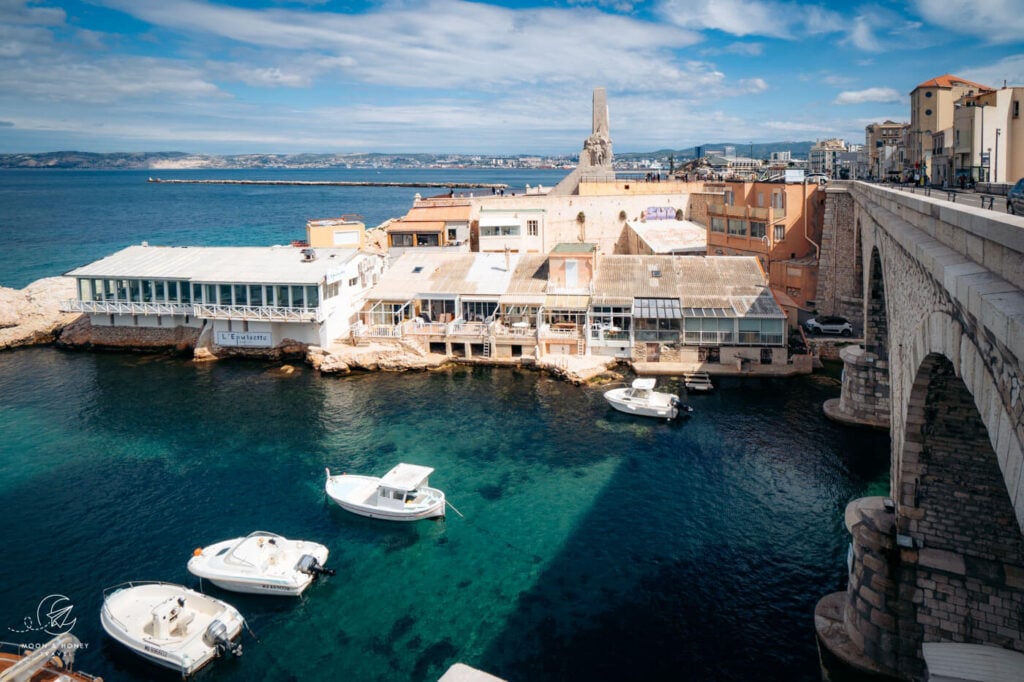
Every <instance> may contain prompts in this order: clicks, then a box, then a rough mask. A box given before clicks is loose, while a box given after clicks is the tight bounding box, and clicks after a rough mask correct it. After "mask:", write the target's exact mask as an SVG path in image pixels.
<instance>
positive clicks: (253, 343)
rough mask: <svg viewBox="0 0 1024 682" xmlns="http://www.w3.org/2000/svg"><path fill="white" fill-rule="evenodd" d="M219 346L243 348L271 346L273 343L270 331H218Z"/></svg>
mask: <svg viewBox="0 0 1024 682" xmlns="http://www.w3.org/2000/svg"><path fill="white" fill-rule="evenodd" d="M217 345H218V346H236V347H242V348H270V346H272V345H273V341H272V340H271V334H270V332H217Z"/></svg>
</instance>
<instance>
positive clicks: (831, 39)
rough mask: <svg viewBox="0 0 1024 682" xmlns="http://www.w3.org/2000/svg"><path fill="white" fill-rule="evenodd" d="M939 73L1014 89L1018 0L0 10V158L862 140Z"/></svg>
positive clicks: (280, 2)
mask: <svg viewBox="0 0 1024 682" xmlns="http://www.w3.org/2000/svg"><path fill="white" fill-rule="evenodd" d="M946 73H951V74H955V75H957V76H960V77H962V78H966V79H968V80H972V81H975V82H979V83H982V84H985V85H989V86H993V87H1001V86H1002V85H1003V83H1004V81H1005V82H1006V83H1007V84H1008V85H1011V86H1013V85H1024V0H906V1H896V0H875V1H874V2H860V1H859V0H842V1H832V0H819V1H817V2H804V1H803V0H652V1H650V2H642V1H638V2H630V1H629V0H563V1H560V2H529V1H526V0H488V1H482V2H464V1H462V0H421V1H419V2H413V1H410V0H393V1H392V0H385V1H382V2H369V1H358V0H357V1H353V2H334V1H332V0H65V1H60V0H0V152H2V153H28V152H46V151H62V150H77V151H90V152H133V151H184V152H192V153H207V154H246V153H281V154H285V153H300V152H313V153H359V152H383V153H402V152H405V153H415V152H431V153H440V154H443V153H458V154H482V155H502V154H538V155H549V154H555V155H557V154H565V155H574V154H576V153H578V152H579V149H580V148H581V146H582V142H583V139H584V138H586V136H587V135H588V134H589V133H590V127H591V103H592V93H593V90H594V88H597V87H603V88H606V90H607V97H608V108H609V116H610V122H611V137H612V140H613V144H614V150H615V151H616V152H644V151H653V150H658V149H685V148H688V147H691V146H693V145H698V144H707V143H716V142H736V143H740V144H743V143H747V142H750V143H765V142H778V141H787V140H789V141H805V140H820V139H826V138H833V137H838V138H842V139H846V140H848V141H851V142H860V143H863V141H864V127H865V126H866V125H868V124H869V123H872V122H882V121H885V120H887V119H891V120H894V121H907V120H909V116H910V113H909V106H910V97H909V93H910V92H911V90H913V89H914V88H915V87H916V86H917V85H918V84H919V83H922V82H924V81H926V80H928V79H930V78H933V77H935V76H940V75H943V74H946Z"/></svg>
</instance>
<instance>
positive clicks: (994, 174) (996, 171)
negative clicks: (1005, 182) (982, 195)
mask: <svg viewBox="0 0 1024 682" xmlns="http://www.w3.org/2000/svg"><path fill="white" fill-rule="evenodd" d="M1001 132H1003V131H1002V130H1000V129H999V128H996V158H995V163H994V164H993V167H992V182H999V133H1001Z"/></svg>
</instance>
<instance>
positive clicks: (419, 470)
mask: <svg viewBox="0 0 1024 682" xmlns="http://www.w3.org/2000/svg"><path fill="white" fill-rule="evenodd" d="M326 471H327V484H326V486H325V489H326V490H327V494H328V495H330V497H331V499H332V500H334V501H335V502H337V503H338V504H339V505H340V506H341V508H342V509H347V510H348V511H350V512H352V513H354V514H361V515H363V516H369V517H370V518H372V519H387V520H389V521H418V520H419V519H429V518H433V517H436V516H442V517H443V516H444V513H445V500H444V493H443V492H441V491H440V490H438V489H437V488H431V487H429V486H428V485H427V479H428V478H429V476H430V474H432V473H434V470H433V469H431V468H430V467H424V466H418V465H416V464H399V465H397V466H396V467H395V468H394V469H392V470H391V471H389V472H388V473H386V474H384V476H383V477H381V478H377V477H375V476H355V475H353V474H340V475H337V476H332V475H331V470H330V469H327V470H326Z"/></svg>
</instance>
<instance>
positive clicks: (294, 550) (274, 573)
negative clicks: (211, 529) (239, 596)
mask: <svg viewBox="0 0 1024 682" xmlns="http://www.w3.org/2000/svg"><path fill="white" fill-rule="evenodd" d="M327 554H328V550H327V548H326V547H324V546H323V545H321V544H318V543H316V542H308V541H306V540H289V539H288V538H285V537H282V536H280V535H276V534H274V533H268V532H266V531H256V532H254V533H250V534H249V535H247V536H246V537H242V538H233V539H231V540H224V541H222V542H218V543H215V544H212V545H209V546H207V547H200V548H198V549H196V550H195V552H194V553H193V555H192V558H191V559H189V561H188V570H189V572H190V573H191V574H192V575H195V576H198V577H200V578H202V579H204V580H209V581H210V582H212V583H213V584H214V585H216V586H217V587H220V588H223V589H225V590H232V591H234V592H246V593H248V594H280V595H287V596H294V597H297V596H299V595H301V594H302V592H303V591H304V590H305V589H306V588H307V587H309V585H310V584H311V583H312V582H313V581H314V580H316V578H317V577H318V576H320V575H321V574H325V575H334V571H333V570H331V569H329V568H326V567H325V566H324V565H325V564H326V563H327Z"/></svg>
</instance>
